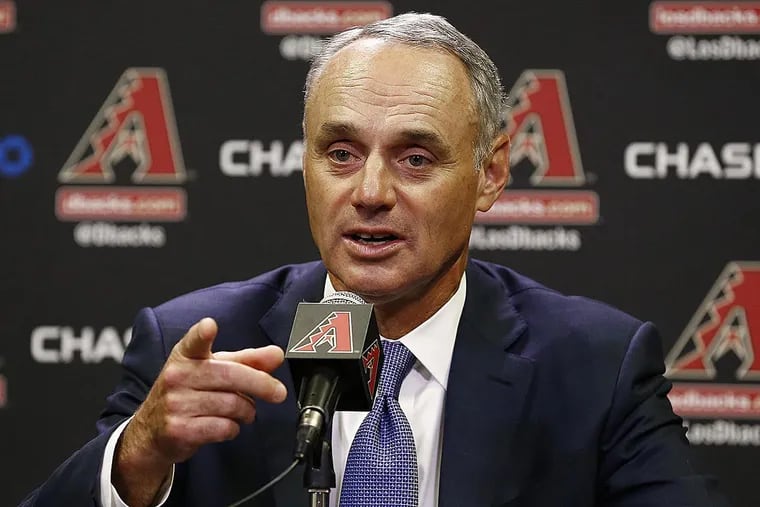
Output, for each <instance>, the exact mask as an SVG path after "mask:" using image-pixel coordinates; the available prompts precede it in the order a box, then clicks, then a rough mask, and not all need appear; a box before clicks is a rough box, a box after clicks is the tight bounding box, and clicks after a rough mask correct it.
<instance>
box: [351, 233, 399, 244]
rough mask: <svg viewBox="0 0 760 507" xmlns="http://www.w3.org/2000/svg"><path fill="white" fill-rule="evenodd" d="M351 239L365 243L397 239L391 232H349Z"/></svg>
mask: <svg viewBox="0 0 760 507" xmlns="http://www.w3.org/2000/svg"><path fill="white" fill-rule="evenodd" d="M351 239H353V240H354V241H357V242H359V243H364V244H367V245H378V244H382V243H388V242H389V241H394V240H396V239H398V237H397V236H394V235H393V234H351Z"/></svg>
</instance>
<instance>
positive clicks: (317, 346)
mask: <svg viewBox="0 0 760 507" xmlns="http://www.w3.org/2000/svg"><path fill="white" fill-rule="evenodd" d="M318 350H319V351H322V352H335V353H349V354H350V353H351V352H353V351H354V344H353V339H352V334H351V313H350V312H332V313H330V315H328V316H327V317H325V318H324V320H322V322H320V323H319V324H317V325H316V326H315V327H314V329H312V330H311V331H309V333H308V334H307V335H306V336H304V337H303V339H301V340H300V341H299V342H298V343H296V344H295V345H294V346H293V347H292V348H291V349H290V351H291V352H315V353H316V352H317V351H318Z"/></svg>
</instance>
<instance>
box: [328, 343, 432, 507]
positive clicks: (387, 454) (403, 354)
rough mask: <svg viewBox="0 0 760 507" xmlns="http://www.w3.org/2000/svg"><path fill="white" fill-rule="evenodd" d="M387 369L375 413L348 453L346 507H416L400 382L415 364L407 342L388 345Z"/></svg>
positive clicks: (410, 445) (342, 495)
mask: <svg viewBox="0 0 760 507" xmlns="http://www.w3.org/2000/svg"><path fill="white" fill-rule="evenodd" d="M383 353H384V355H385V358H384V360H383V368H382V370H381V371H380V383H379V384H378V386H377V396H376V398H375V404H374V405H373V407H372V410H370V412H369V413H368V414H367V417H365V419H364V421H363V422H362V424H361V426H359V430H358V431H357V432H356V436H355V437H354V441H353V443H352V444H351V449H350V450H349V451H348V460H347V461H346V471H345V473H344V474H343V484H342V486H341V491H340V506H341V507H354V506H356V507H359V506H361V507H390V506H398V507H417V496H418V490H419V486H418V481H419V479H418V472H417V452H416V450H415V447H414V436H413V435H412V427H411V426H410V425H409V421H408V420H407V418H406V416H405V415H404V412H403V411H402V410H401V406H400V405H399V403H398V393H399V390H400V389H401V382H402V381H403V380H404V377H406V376H407V374H408V373H409V371H410V370H411V369H412V366H413V365H414V362H415V357H414V355H413V354H412V353H411V352H410V351H409V349H407V348H406V347H405V346H404V345H403V344H402V343H399V342H397V341H388V340H383Z"/></svg>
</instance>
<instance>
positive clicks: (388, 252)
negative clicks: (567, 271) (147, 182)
mask: <svg viewBox="0 0 760 507" xmlns="http://www.w3.org/2000/svg"><path fill="white" fill-rule="evenodd" d="M503 104H504V97H503V90H502V87H501V83H500V81H499V77H498V73H497V70H496V68H495V67H494V65H493V63H492V62H491V60H490V59H489V58H488V56H487V55H486V54H485V53H484V52H483V51H482V50H481V49H480V48H479V47H478V46H477V45H475V44H474V43H473V42H472V41H470V40H469V39H468V38H466V37H465V36H464V35H462V34H461V33H459V32H458V31H456V29H454V27H452V26H451V25H450V24H448V23H447V22H446V21H445V20H443V19H442V18H438V17H435V16H431V15H418V14H406V15H401V16H397V17H395V18H391V19H389V20H384V21H381V22H378V23H373V24H371V25H368V26H367V27H364V28H358V29H352V30H349V31H347V32H344V33H342V34H339V35H337V36H336V37H335V38H333V39H332V40H331V41H330V42H329V43H327V44H326V45H325V47H324V48H323V51H322V53H321V55H320V56H318V57H317V58H316V60H315V61H314V63H313V64H312V68H311V70H310V72H309V75H308V77H307V82H306V98H305V112H304V123H303V126H304V138H305V153H304V160H303V162H304V164H303V169H304V183H305V189H306V199H307V206H308V211H309V222H310V227H311V232H312V235H313V238H314V241H315V243H316V245H317V247H318V249H319V251H320V254H321V258H322V261H321V262H315V263H310V264H304V265H297V266H285V267H282V268H280V269H277V270H275V271H272V272H270V273H266V274H264V275H261V276H258V277H256V278H253V279H252V280H249V281H247V282H241V283H230V284H223V285H219V286H216V287H212V288H208V289H203V290H200V291H197V292H193V293H191V294H188V295H185V296H182V297H179V298H177V299H175V300H172V301H170V302H168V303H165V304H163V305H161V306H159V307H157V308H155V309H144V310H142V311H141V312H140V314H139V315H138V317H137V319H136V322H135V326H134V330H133V339H132V342H131V343H130V345H129V348H128V350H127V352H126V354H125V357H124V361H123V364H124V371H125V373H124V377H123V380H122V382H121V383H120V385H119V386H118V387H117V389H116V390H115V392H114V394H113V395H112V396H111V397H110V398H109V399H108V405H107V408H106V410H105V412H104V414H103V416H102V417H101V419H100V421H99V422H98V429H99V432H100V435H99V436H98V437H97V438H95V439H94V440H93V441H91V442H90V443H88V444H87V445H86V446H85V447H84V448H82V449H81V450H79V451H78V452H77V453H76V454H74V455H73V456H72V457H71V458H70V459H69V460H68V461H67V462H66V463H64V464H63V465H61V467H59V468H58V470H56V472H55V473H54V474H53V476H52V477H51V478H50V479H49V480H48V481H47V482H46V483H45V484H43V485H42V486H41V487H40V489H38V490H37V491H35V492H34V493H33V494H32V495H31V496H30V497H29V499H28V501H29V503H34V502H35V501H36V502H37V504H39V505H99V504H105V505H122V504H123V503H126V504H128V505H158V504H162V503H163V504H165V505H204V506H205V505H225V504H229V503H230V502H232V501H234V500H236V499H238V498H240V497H242V496H245V494H247V493H248V492H250V491H251V490H253V489H256V488H257V487H258V486H260V485H262V484H264V483H265V482H267V480H268V479H270V478H271V477H274V476H275V475H276V474H277V473H278V472H280V471H281V470H283V469H285V468H286V467H287V466H288V465H289V463H290V462H291V461H292V449H293V443H294V434H295V423H296V412H297V410H296V402H295V399H294V396H293V393H294V386H293V381H292V378H291V374H290V371H289V369H288V366H287V364H283V353H282V348H284V347H285V346H286V343H287V337H288V334H289V329H290V326H291V324H292V322H293V318H294V314H295V309H296V306H297V304H298V303H299V302H301V301H318V300H320V299H321V298H322V296H324V295H326V294H329V293H331V292H333V291H335V290H348V291H351V292H354V293H357V294H359V295H361V296H362V297H363V298H364V299H365V300H367V301H369V302H372V303H374V305H375V315H376V318H377V323H378V328H379V331H380V334H381V336H382V337H383V338H384V339H386V340H389V341H395V342H398V343H402V344H403V345H404V347H405V348H406V349H407V350H408V351H411V354H412V356H411V357H412V361H413V363H412V364H413V366H412V368H411V371H408V372H405V373H404V375H403V378H402V383H401V384H400V387H398V390H397V392H396V397H397V399H398V402H399V403H400V407H401V409H402V411H403V413H404V414H405V416H403V417H404V419H407V420H408V421H407V423H408V424H409V428H410V429H411V435H412V436H413V447H414V449H412V454H413V455H414V456H413V457H412V463H413V466H412V471H411V474H412V476H413V480H412V481H411V482H410V483H409V484H406V483H405V484H404V485H402V486H404V487H406V486H410V484H411V486H410V487H409V489H408V491H409V493H408V495H409V496H408V497H406V498H402V499H397V500H394V501H392V502H391V501H387V503H385V505H389V504H391V503H392V504H394V505H396V504H399V505H400V504H403V505H416V504H419V505H422V506H433V505H441V506H464V505H466V506H480V505H484V506H485V505H503V506H507V505H508V506H518V505H519V506H562V507H567V506H579V507H580V506H605V507H613V506H621V507H622V506H631V507H632V506H653V507H654V506H658V507H659V506H669V507H670V506H682V507H686V506H699V507H702V506H704V507H707V506H712V505H716V504H715V502H716V501H717V500H714V499H711V497H710V495H711V492H710V491H709V488H708V484H707V483H706V481H705V480H704V478H702V477H700V476H698V475H696V474H695V472H694V471H693V470H692V468H691V466H690V464H689V461H688V444H687V441H686V439H685V436H684V429H683V427H682V425H681V420H680V419H679V418H678V417H676V416H675V415H674V414H673V412H672V410H671V407H670V404H669V403H668V400H667V398H666V394H667V391H668V389H669V384H668V382H667V381H666V380H665V379H664V378H663V377H662V373H663V365H662V357H661V344H660V341H659V338H658V336H657V334H656V332H655V331H654V329H653V327H652V326H651V325H650V324H643V323H641V322H640V321H637V320H635V319H634V318H632V317H630V316H627V315H625V314H623V313H621V312H619V311H617V310H614V309H612V308H609V307H607V306H605V305H602V304H599V303H595V302H592V301H589V300H585V299H582V298H576V297H566V296H563V295H561V294H558V293H556V292H554V291H552V290H550V289H547V288H545V287H542V286H541V285H539V284H537V283H536V282H533V281H531V280H529V279H527V278H525V277H522V276H521V275H518V274H516V273H514V272H513V271H511V270H509V269H507V268H504V267H500V266H496V265H493V264H488V263H483V262H479V261H474V260H468V241H469V235H470V231H471V227H472V223H473V219H474V216H475V213H476V212H477V211H487V210H488V209H489V208H490V207H491V206H492V204H493V203H494V202H495V200H496V199H497V198H498V196H499V194H500V193H501V191H502V190H503V189H504V187H505V185H506V184H507V181H508V179H509V167H508V160H509V140H508V138H507V136H506V135H505V134H504V133H503V132H502V131H501V128H500V124H501V114H502V107H503ZM208 317H210V318H208ZM373 410H374V409H373ZM364 416H365V414H349V413H337V414H336V416H335V418H334V420H333V423H332V427H331V431H332V441H333V446H334V452H333V457H334V461H335V467H336V472H337V476H338V488H337V491H336V494H335V495H333V496H332V501H333V504H335V502H336V500H337V498H339V497H340V498H341V504H342V505H377V503H372V499H371V498H369V497H370V496H372V495H373V492H372V491H373V490H371V492H370V493H368V494H365V495H364V496H353V497H352V496H350V494H348V493H345V491H348V490H352V491H354V490H356V487H357V485H356V484H355V483H354V482H356V480H355V479H356V475H357V472H356V470H357V469H356V468H352V467H355V466H356V463H357V458H356V453H355V446H358V445H359V444H358V443H357V441H356V440H360V439H359V438H358V437H357V438H356V439H354V436H355V435H358V434H360V433H361V432H362V431H363V430H362V428H363V426H364V424H365V423H364ZM130 417H131V418H130ZM407 423H405V424H407ZM352 455H353V457H352ZM391 458H392V459H397V460H398V461H399V462H401V461H404V460H406V458H407V456H406V455H404V456H401V455H399V456H396V457H394V456H393V455H391ZM358 463H359V465H358V466H359V468H358V471H359V472H358V473H359V474H360V475H361V473H362V470H364V469H363V468H362V467H363V466H365V465H363V464H362V462H361V460H359V461H358ZM372 466H373V465H370V464H367V465H366V467H367V474H368V475H370V473H374V472H370V470H371V467H372ZM394 480H395V477H393V476H389V477H388V478H387V481H385V480H384V481H383V482H381V483H378V485H377V488H376V489H383V487H384V486H385V482H393V481H394ZM359 482H361V481H359ZM359 486H361V485H359ZM394 487H395V486H394ZM373 488H375V486H373ZM378 494H379V493H378ZM261 502H262V503H261V504H262V505H278V506H295V505H305V504H306V500H305V495H304V493H303V489H302V487H301V485H300V475H299V474H295V475H293V474H291V475H290V476H289V477H288V478H286V479H285V480H284V481H283V482H281V483H280V484H278V485H277V486H276V487H274V488H273V489H272V490H270V491H268V492H267V493H265V494H264V496H263V497H262V500H261Z"/></svg>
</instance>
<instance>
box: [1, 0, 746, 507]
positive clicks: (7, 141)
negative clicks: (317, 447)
mask: <svg viewBox="0 0 760 507" xmlns="http://www.w3.org/2000/svg"><path fill="white" fill-rule="evenodd" d="M410 10H414V11H422V12H425V11H431V12H435V13H438V14H442V15H444V16H446V17H447V18H448V19H449V20H450V21H451V22H452V23H453V24H454V25H455V26H457V27H458V28H459V29H460V30H462V31H463V32H464V33H467V34H468V35H470V36H471V37H472V38H473V39H474V40H475V41H476V42H478V43H479V44H480V45H481V46H482V47H483V48H484V49H485V50H486V51H487V52H488V53H489V54H490V55H491V57H492V58H493V59H494V61H495V62H496V64H497V66H498V67H499V70H500V72H501V76H502V80H503V82H504V84H505V87H506V89H507V91H509V95H510V105H511V108H510V109H509V111H508V112H507V113H506V117H505V120H506V124H507V128H508V129H509V131H510V133H511V135H512V139H513V151H512V165H513V168H514V174H513V182H512V183H511V186H510V188H509V189H508V191H507V192H506V193H505V194H504V195H503V197H502V198H501V199H500V200H499V202H498V203H497V204H496V206H495V207H494V209H493V210H492V211H491V212H489V213H488V214H484V215H481V216H478V217H477V224H476V225H475V227H474V230H473V233H472V238H471V243H470V247H471V253H472V256H474V257H479V258H483V259H486V260H491V261H496V262H499V263H502V264H506V265H508V266H511V267H513V268H515V269H517V270H519V271H522V272H523V273H525V274H527V275H529V276H531V277H533V278H536V279H538V280H540V281H542V282H544V283H545V284H547V285H550V286H552V287H555V288H557V289H559V290H562V291H563V292H567V293H575V294H583V295H587V296H591V297H594V298H597V299H601V300H604V301H607V302H609V303H611V304H613V305H615V306H618V307H621V308H622V309H624V310H626V311H628V312H630V313H633V314H634V315H636V316H638V317H640V318H642V319H646V320H652V321H654V322H655V323H656V324H657V325H658V327H659V328H660V330H661V332H662V335H663V338H664V344H663V346H664V348H665V350H664V352H665V354H666V357H667V366H668V375H669V376H670V377H671V378H672V380H673V382H674V389H673V391H672V392H671V395H670V399H671V401H672V403H673V405H674V407H675V408H676V410H677V411H678V412H679V413H680V414H681V415H682V416H683V417H684V420H685V424H686V425H687V426H688V436H689V439H690V440H691V442H692V444H693V445H694V447H695V454H696V457H697V459H698V463H697V466H698V467H700V469H701V470H703V471H705V472H706V473H710V474H713V475H715V476H717V477H718V478H719V480H720V482H721V484H722V488H723V490H724V491H725V493H726V494H727V495H728V496H729V497H730V498H731V500H732V503H733V504H734V505H735V506H738V507H754V506H757V505H758V504H760V493H758V492H757V491H756V489H755V486H756V484H755V483H756V482H757V471H758V470H760V240H759V234H758V226H759V225H760V130H758V117H760V2H718V1H709V2H703V1H694V2H691V1H679V2H670V1H652V2H646V1H642V0H636V1H628V2H605V1H603V0H597V1H587V0H584V1H578V2H562V1H558V0H557V1H549V0H537V1H534V2H517V1H503V2H460V1H450V2H437V1H436V2H434V1H411V0H410V1H400V0H399V1H394V2H375V1H369V2H308V1H301V2H278V1H268V2H263V3H258V2H251V1H226V2H200V1H187V2H148V1H132V2H98V1H94V0H90V1H84V0H76V1H74V0H72V1H67V2H32V1H28V2H26V1H25V2H22V1H15V2H14V1H12V0H0V477H4V480H3V481H2V484H3V486H2V488H0V505H13V504H15V503H17V502H18V501H19V500H20V499H21V498H22V497H23V496H24V495H25V493H27V492H28V491H30V490H31V489H32V488H33V487H35V486H36V485H37V484H39V483H40V482H41V481H43V480H44V479H45V477H47V475H48V474H49V473H50V472H51V471H52V470H53V469H54V468H55V466H56V465H57V464H58V463H60V462H61V461H63V460H64V459H65V458H66V457H67V456H68V455H69V454H71V453H72V452H73V451H74V450H75V449H76V448H78V447H79V446H80V445H82V444H83V443H84V442H86V441H87V440H89V438H91V437H92V435H93V433H94V421H95V419H96V418H97V415H98V412H99V410H100V408H101V407H102V406H103V403H104V398H105V396H106V395H107V394H108V392H109V390H110V389H111V387H112V386H113V385H114V383H115V381H116V379H117V378H118V375H119V365H118V362H119V360H120V358H121V356H122V354H123V352H124V346H125V344H126V343H127V342H128V341H129V338H130V325H131V321H132V318H133V317H134V315H135V313H136V311H137V310H138V309H139V308H140V307H142V306H147V305H156V304H158V303H160V302H161V301H163V300H166V299H168V298H170V297H172V296H175V295H178V294H180V293H183V292H186V291H189V290H192V289H195V288H199V287H202V286H206V285H210V284H214V283H218V282H221V281H227V280H235V279H246V278H250V277H251V276H254V275H256V274H258V273H261V272H263V271H265V270H268V269H270V268H273V267H275V266H277V265H280V264H283V263H290V262H301V261H306V260H311V259H314V258H316V257H317V253H316V249H315V248H314V246H313V244H312V242H311V238H310V236H309V231H308V225H307V219H306V215H305V205H304V196H303V188H302V179H301V153H302V139H301V131H300V121H301V110H302V102H303V101H302V86H303V81H304V77H305V72H306V69H307V66H308V59H309V57H310V56H311V55H312V54H313V52H314V51H315V49H316V48H317V47H318V46H319V44H320V42H321V41H322V40H323V38H324V37H325V36H328V35H329V34H331V33H335V32H336V31H339V30H341V29H343V28H346V27H348V26H352V25H356V24H363V23H366V22H369V21H373V20H376V19H381V18H385V17H388V16H390V15H393V14H397V13H400V12H405V11H410ZM578 367H579V368H589V367H591V368H593V365H588V364H579V365H578Z"/></svg>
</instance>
